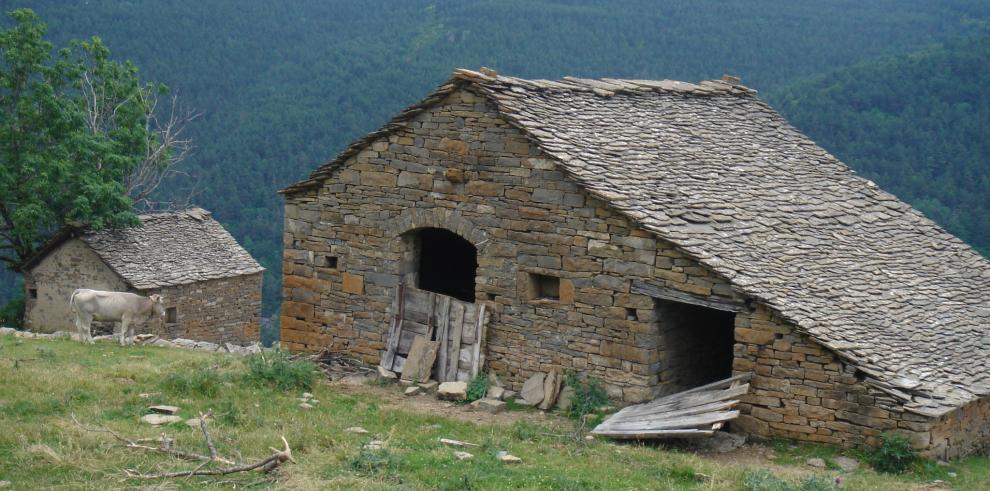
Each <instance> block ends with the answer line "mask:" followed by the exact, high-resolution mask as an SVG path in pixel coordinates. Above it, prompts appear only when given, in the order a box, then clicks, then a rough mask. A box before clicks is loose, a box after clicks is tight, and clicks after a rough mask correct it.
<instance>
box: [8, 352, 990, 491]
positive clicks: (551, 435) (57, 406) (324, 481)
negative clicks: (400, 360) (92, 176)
mask: <svg viewBox="0 0 990 491" xmlns="http://www.w3.org/2000/svg"><path fill="white" fill-rule="evenodd" d="M40 353H44V355H43V356H39V354H40ZM15 361H16V368H15V367H14V366H15ZM249 373H251V372H250V369H249V368H248V363H247V360H245V359H243V358H238V357H234V356H230V355H217V354H206V353H198V352H192V351H184V350H176V349H165V348H151V347H129V348H122V347H120V346H116V345H112V344H97V345H95V346H84V345H81V344H78V343H73V342H71V341H45V340H22V339H18V338H13V337H0V428H3V430H4V431H0V480H7V481H11V482H12V483H13V485H14V489H50V488H61V489H108V488H111V489H117V488H127V487H138V486H143V485H160V484H163V483H162V482H160V481H151V482H145V481H141V480H137V479H133V478H127V477H126V476H125V474H124V470H125V469H135V470H139V471H143V472H158V471H173V470H180V469H191V468H193V467H195V464H193V465H190V463H188V462H184V461H179V460H175V459H172V458H169V457H166V456H161V455H157V454H147V453H141V452H138V451H135V450H130V449H126V448H123V447H122V446H121V445H120V444H118V443H117V442H115V441H113V440H112V438H110V437H109V435H106V434H102V433H93V432H87V431H85V430H83V429H81V428H79V427H77V426H76V425H75V424H74V423H73V421H72V415H75V416H76V417H77V418H78V419H79V420H80V421H82V422H84V423H86V424H88V425H94V426H107V427H109V428H112V429H113V430H115V431H117V432H119V433H121V434H124V435H128V436H131V437H134V438H154V437H157V436H159V435H160V433H161V432H163V431H164V432H166V433H168V435H169V436H170V437H172V438H174V439H175V442H176V443H175V445H176V446H177V447H179V448H183V449H187V450H190V451H195V452H201V453H205V452H206V449H205V446H204V445H203V441H202V437H201V435H200V434H199V432H198V431H197V430H194V429H192V428H189V427H187V426H186V425H185V424H184V423H177V424H174V425H170V426H168V427H165V428H153V427H150V426H147V425H143V424H141V423H139V422H138V419H139V418H140V417H141V416H142V415H143V414H145V408H146V407H147V406H148V405H152V404H172V405H176V406H179V407H180V408H181V409H180V411H179V415H180V416H182V417H183V418H191V417H195V416H198V415H199V413H200V412H206V411H209V410H211V409H212V410H213V411H214V420H213V422H212V423H211V433H212V434H213V436H214V439H215V441H216V446H217V448H218V450H219V452H220V454H222V455H225V456H228V457H233V458H237V456H238V455H241V458H240V459H239V460H243V461H253V460H255V459H258V458H261V457H264V456H267V455H268V454H269V450H268V447H273V446H274V447H280V446H281V441H280V437H281V436H283V435H284V436H285V438H286V439H287V440H288V441H289V443H290V445H291V447H292V451H293V455H294V457H295V459H296V461H297V462H296V463H295V464H292V463H289V464H286V465H285V466H284V467H283V468H282V469H281V470H280V471H279V472H278V473H277V475H273V476H265V475H263V474H260V473H257V472H252V473H243V474H234V475H230V476H225V477H222V478H213V479H209V478H179V479H172V480H171V481H170V482H169V483H168V486H166V487H167V488H171V487H174V488H176V489H199V488H202V487H204V486H207V485H211V484H212V485H214V486H216V487H223V488H229V487H233V486H235V485H236V486H237V487H238V488H241V487H245V486H254V488H278V489H354V488H358V489H414V490H415V489H458V490H461V489H559V490H596V489H737V490H743V489H746V487H745V478H746V475H747V472H749V473H752V472H753V471H757V470H759V469H760V468H763V467H766V468H769V470H770V472H772V473H774V475H779V476H781V478H782V479H784V480H786V481H788V482H792V483H801V482H802V479H806V478H807V476H810V475H815V474H820V475H823V476H825V477H827V478H828V479H834V477H836V476H840V475H841V478H842V489H878V490H880V489H905V490H907V489H913V488H916V489H921V488H922V486H924V485H925V484H926V483H928V482H930V481H931V480H932V479H933V476H935V475H934V474H926V473H924V472H909V473H907V474H905V475H896V476H895V475H882V474H878V473H876V472H873V471H872V470H869V469H867V468H866V466H865V465H863V466H862V468H861V469H860V470H858V471H856V472H855V473H852V474H842V473H840V472H839V471H835V470H831V469H828V470H824V471H822V470H816V469H811V468H808V467H807V466H805V465H804V459H805V458H807V456H811V455H815V456H823V457H826V458H827V457H830V456H834V455H837V453H838V452H839V450H837V449H832V448H830V447H819V446H811V445H799V446H794V448H791V446H790V444H784V443H781V444H779V445H778V447H779V448H777V449H775V452H776V454H777V457H776V459H775V460H774V461H772V462H763V463H760V464H740V463H735V462H731V461H729V460H726V459H718V458H709V457H701V456H696V455H693V454H691V453H688V452H683V451H673V450H665V449H663V448H660V447H657V446H650V445H639V444H615V443H612V442H608V441H601V440H592V441H588V440H584V439H583V438H575V437H574V432H573V425H574V422H573V421H571V420H568V419H566V418H564V417H558V416H551V417H547V418H541V417H540V416H539V414H538V413H537V412H535V411H532V412H530V411H526V412H520V413H516V414H515V417H518V418H521V419H520V420H519V421H516V422H514V423H498V424H495V423H485V424H478V423H472V422H467V421H460V420H456V419H451V418H447V417H444V416H442V415H440V414H437V413H436V412H432V413H430V412H413V411H412V410H408V409H403V408H402V407H401V406H396V405H394V404H393V403H390V402H388V401H386V400H382V398H381V394H382V393H383V391H391V390H394V391H396V395H397V393H398V391H399V390H401V389H400V388H399V387H398V386H395V387H390V388H385V389H382V388H378V387H367V386H366V387H342V386H334V385H330V384H329V383H328V382H326V381H323V380H322V379H317V380H315V381H314V382H313V383H312V386H311V390H309V391H308V392H312V393H313V394H314V396H315V398H316V399H318V400H319V401H320V402H319V403H318V404H316V407H315V408H313V409H310V410H304V409H301V408H299V407H298V404H299V401H298V398H299V397H300V396H301V393H302V392H303V391H302V389H300V388H299V387H297V386H295V384H294V383H292V384H288V386H290V387H292V388H288V389H280V388H279V386H286V384H285V383H279V382H278V381H277V380H279V379H278V377H277V376H276V375H273V376H275V377H276V380H270V382H271V383H253V382H252V379H251V378H250V377H249V376H248V375H247V374H249ZM266 380H267V378H266ZM399 400H402V399H401V398H399ZM463 410H465V411H466V410H467V409H466V408H464V409H463ZM481 419H483V418H481ZM351 426H361V427H364V428H366V429H368V430H369V431H370V433H369V434H367V435H359V434H353V433H347V432H345V431H344V429H345V428H348V427H351ZM440 437H445V438H452V439H456V440H464V441H468V442H474V443H477V444H479V445H480V446H479V447H475V448H472V449H468V451H469V452H471V453H472V454H474V458H473V459H471V460H467V461H459V460H457V459H456V458H455V457H454V451H455V450H456V449H453V448H449V447H445V446H442V445H440V444H439V443H438V442H437V440H438V439H439V438H440ZM372 440H379V441H381V442H383V443H384V447H383V448H382V449H378V450H375V449H372V448H366V447H365V446H366V444H367V443H368V442H370V441H372ZM49 450H50V451H49ZM500 450H505V451H508V452H509V453H511V454H513V455H516V456H518V457H520V458H522V459H523V463H522V464H518V465H505V464H502V463H501V462H499V461H498V460H497V459H496V457H495V455H496V453H497V452H498V451H500ZM938 469H939V470H940V471H942V474H939V475H940V476H948V472H953V473H955V474H956V477H934V478H938V479H944V480H946V481H948V482H950V483H952V485H953V486H954V487H955V488H958V489H985V488H986V483H987V482H990V462H988V459H986V458H970V459H967V460H964V461H961V462H958V463H953V465H952V466H951V467H949V468H945V467H939V468H938ZM217 481H223V483H221V484H216V482H217Z"/></svg>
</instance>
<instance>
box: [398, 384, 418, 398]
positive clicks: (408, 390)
mask: <svg viewBox="0 0 990 491" xmlns="http://www.w3.org/2000/svg"><path fill="white" fill-rule="evenodd" d="M422 392H423V388H422V387H420V386H418V385H414V386H412V387H406V390H404V391H403V392H402V394H403V395H406V396H415V395H419V394H420V393H422Z"/></svg>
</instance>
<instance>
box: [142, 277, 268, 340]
mask: <svg viewBox="0 0 990 491" xmlns="http://www.w3.org/2000/svg"><path fill="white" fill-rule="evenodd" d="M261 281H262V273H254V274H249V275H243V276H234V277H231V278H219V279H215V280H207V281H199V282H196V283H187V284H184V285H176V286H170V287H165V288H162V289H159V290H149V291H148V292H145V293H146V294H149V295H150V294H151V293H160V294H161V295H162V297H163V298H164V299H165V306H166V308H169V307H174V308H175V320H176V322H175V323H168V324H166V325H165V332H164V333H161V334H160V335H161V336H162V337H164V338H166V339H176V338H181V339H193V340H196V341H208V342H211V343H217V344H221V345H222V344H224V343H234V344H247V343H253V342H257V341H258V340H259V339H260V322H261V317H260V316H261ZM150 332H153V333H157V329H156V330H151V331H150Z"/></svg>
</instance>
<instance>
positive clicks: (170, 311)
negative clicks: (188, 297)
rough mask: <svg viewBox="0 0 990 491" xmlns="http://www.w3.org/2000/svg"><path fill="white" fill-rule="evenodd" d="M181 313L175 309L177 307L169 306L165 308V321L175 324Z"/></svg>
mask: <svg viewBox="0 0 990 491" xmlns="http://www.w3.org/2000/svg"><path fill="white" fill-rule="evenodd" d="M178 319H179V313H178V312H177V311H176V310H175V307H168V308H166V309H165V323H166V324H175V323H176V322H178Z"/></svg>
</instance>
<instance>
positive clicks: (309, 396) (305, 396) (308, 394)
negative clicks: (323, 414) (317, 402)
mask: <svg viewBox="0 0 990 491" xmlns="http://www.w3.org/2000/svg"><path fill="white" fill-rule="evenodd" d="M302 396H303V399H312V398H313V394H310V393H309V392H303V395H302Z"/></svg>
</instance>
